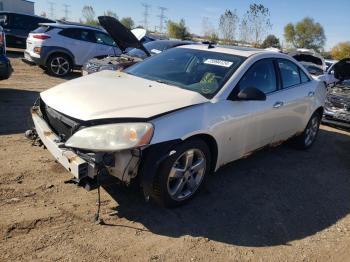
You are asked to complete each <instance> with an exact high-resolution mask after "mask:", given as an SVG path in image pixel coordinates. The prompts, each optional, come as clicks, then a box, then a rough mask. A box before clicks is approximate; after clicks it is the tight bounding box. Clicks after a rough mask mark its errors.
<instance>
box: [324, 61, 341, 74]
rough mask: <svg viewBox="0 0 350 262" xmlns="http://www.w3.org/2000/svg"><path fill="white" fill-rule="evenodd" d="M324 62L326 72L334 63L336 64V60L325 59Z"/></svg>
mask: <svg viewBox="0 0 350 262" xmlns="http://www.w3.org/2000/svg"><path fill="white" fill-rule="evenodd" d="M325 62H326V71H328V69H329V68H330V67H331V66H332V65H334V64H335V63H337V62H338V60H333V59H325Z"/></svg>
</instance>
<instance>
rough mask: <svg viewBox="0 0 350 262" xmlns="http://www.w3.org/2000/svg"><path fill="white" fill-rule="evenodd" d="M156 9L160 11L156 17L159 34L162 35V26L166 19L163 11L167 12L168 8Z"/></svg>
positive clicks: (160, 7)
mask: <svg viewBox="0 0 350 262" xmlns="http://www.w3.org/2000/svg"><path fill="white" fill-rule="evenodd" d="M158 9H159V10H160V15H158V17H159V32H160V33H161V34H162V33H163V26H164V22H165V18H166V16H165V15H164V13H165V11H167V10H168V8H166V7H163V6H159V7H158Z"/></svg>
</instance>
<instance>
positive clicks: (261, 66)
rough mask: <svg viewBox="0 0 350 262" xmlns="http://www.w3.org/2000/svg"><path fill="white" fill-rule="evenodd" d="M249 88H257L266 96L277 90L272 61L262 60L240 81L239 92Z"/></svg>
mask: <svg viewBox="0 0 350 262" xmlns="http://www.w3.org/2000/svg"><path fill="white" fill-rule="evenodd" d="M248 87H255V88H257V89H259V90H261V91H262V92H264V93H265V94H269V93H272V92H274V91H276V90H277V80H276V72H275V67H274V64H273V61H272V60H271V59H262V60H260V61H258V62H256V63H255V64H254V65H252V67H251V68H249V69H248V71H247V72H246V73H245V74H244V76H243V77H242V79H241V80H240V81H239V83H238V89H239V90H237V91H238V92H239V91H241V90H243V89H245V88H248Z"/></svg>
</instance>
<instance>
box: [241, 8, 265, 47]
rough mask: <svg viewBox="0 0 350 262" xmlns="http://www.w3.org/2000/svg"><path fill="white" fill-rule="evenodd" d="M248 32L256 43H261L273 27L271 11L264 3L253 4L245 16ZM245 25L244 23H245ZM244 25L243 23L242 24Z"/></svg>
mask: <svg viewBox="0 0 350 262" xmlns="http://www.w3.org/2000/svg"><path fill="white" fill-rule="evenodd" d="M244 21H245V22H244V23H245V26H246V27H247V28H246V33H248V34H249V37H248V38H249V39H251V40H252V41H253V42H254V44H255V45H258V44H259V43H261V41H262V39H263V38H264V37H265V35H266V34H267V32H268V31H269V30H270V29H271V28H272V24H271V22H270V11H269V9H268V8H267V7H265V6H264V5H262V4H251V5H250V6H249V10H248V11H247V12H246V14H245V17H244ZM243 25H244V24H243ZM241 26H242V25H241Z"/></svg>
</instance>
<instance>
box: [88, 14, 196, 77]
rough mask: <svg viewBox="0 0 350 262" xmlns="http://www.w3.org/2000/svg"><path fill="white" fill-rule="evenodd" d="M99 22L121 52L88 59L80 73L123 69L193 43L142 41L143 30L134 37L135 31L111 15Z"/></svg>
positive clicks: (101, 18) (100, 19)
mask: <svg viewBox="0 0 350 262" xmlns="http://www.w3.org/2000/svg"><path fill="white" fill-rule="evenodd" d="M99 22H100V24H101V26H102V27H103V28H104V29H105V30H106V31H107V32H108V33H109V35H110V36H111V37H112V38H113V40H114V41H115V42H116V43H117V44H118V46H119V47H120V48H121V50H122V51H123V54H121V55H118V56H107V57H105V58H93V59H90V60H89V61H88V62H87V63H85V64H84V65H83V69H82V75H88V74H92V73H96V72H99V71H102V70H113V71H116V70H123V69H125V68H127V67H129V66H131V65H133V64H136V63H138V62H141V61H143V60H144V59H146V58H147V57H150V56H153V55H157V54H159V53H161V52H163V51H165V50H167V49H170V48H173V47H177V46H181V45H188V44H193V42H191V41H180V40H154V41H150V42H147V43H144V42H143V41H142V39H143V38H144V37H145V34H146V31H145V30H143V31H144V32H143V35H142V36H141V35H140V36H139V37H135V32H131V31H130V30H129V29H127V28H126V27H125V26H124V25H123V24H122V23H120V22H119V21H118V20H117V19H115V18H113V17H100V18H99ZM134 30H135V29H134ZM139 39H141V40H139ZM131 47H134V48H131ZM129 49H131V50H129ZM127 50H129V51H127ZM126 51H127V52H126Z"/></svg>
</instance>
